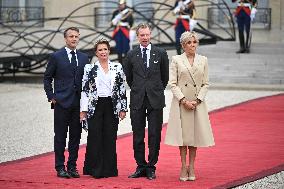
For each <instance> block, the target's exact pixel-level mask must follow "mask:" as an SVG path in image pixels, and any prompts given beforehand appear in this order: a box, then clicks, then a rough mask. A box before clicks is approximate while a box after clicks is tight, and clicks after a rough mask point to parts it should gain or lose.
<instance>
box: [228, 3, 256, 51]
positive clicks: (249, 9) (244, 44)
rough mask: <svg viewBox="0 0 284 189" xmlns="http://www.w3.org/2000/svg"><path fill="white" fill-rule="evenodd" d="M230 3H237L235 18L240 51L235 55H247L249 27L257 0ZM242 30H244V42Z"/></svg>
mask: <svg viewBox="0 0 284 189" xmlns="http://www.w3.org/2000/svg"><path fill="white" fill-rule="evenodd" d="M232 2H238V6H237V9H236V11H235V16H236V18H237V23H238V30H239V41H240V50H238V51H237V53H249V51H250V50H249V47H250V44H249V41H250V26H251V21H252V18H254V16H255V13H256V6H257V0H232ZM244 30H246V40H245V37H244Z"/></svg>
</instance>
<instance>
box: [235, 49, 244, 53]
mask: <svg viewBox="0 0 284 189" xmlns="http://www.w3.org/2000/svg"><path fill="white" fill-rule="evenodd" d="M245 52H246V49H240V50H238V51H237V52H236V53H245Z"/></svg>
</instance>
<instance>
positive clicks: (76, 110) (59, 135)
mask: <svg viewBox="0 0 284 189" xmlns="http://www.w3.org/2000/svg"><path fill="white" fill-rule="evenodd" d="M68 128H69V142H68V152H69V157H68V162H67V169H70V168H76V166H77V164H76V161H77V159H78V150H79V144H80V139H81V133H82V127H81V124H80V98H79V96H77V97H76V98H75V99H74V102H73V104H72V105H71V107H69V108H63V107H62V106H60V105H59V104H58V103H56V104H55V106H54V152H55V169H56V170H60V169H62V168H65V165H64V162H65V156H64V151H65V147H66V138H67V133H68Z"/></svg>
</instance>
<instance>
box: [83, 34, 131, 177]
mask: <svg viewBox="0 0 284 189" xmlns="http://www.w3.org/2000/svg"><path fill="white" fill-rule="evenodd" d="M94 50H95V53H96V56H97V57H98V61H97V62H95V63H94V64H87V65H86V66H85V68H84V76H83V79H82V93H81V107H80V109H81V110H80V111H81V112H80V120H81V121H83V120H86V119H87V123H88V138H87V146H86V154H85V162H84V168H83V174H84V175H91V176H93V177H95V178H103V177H113V176H117V175H118V170H117V156H116V139H117V130H118V123H119V118H120V119H121V120H122V119H124V118H125V115H126V111H127V101H126V89H125V76H124V73H123V70H122V66H121V64H120V63H115V62H111V61H110V60H109V53H110V45H109V42H108V41H107V40H106V39H101V40H99V41H97V42H96V44H95V47H94Z"/></svg>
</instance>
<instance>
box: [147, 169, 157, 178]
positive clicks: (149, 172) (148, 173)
mask: <svg viewBox="0 0 284 189" xmlns="http://www.w3.org/2000/svg"><path fill="white" fill-rule="evenodd" d="M146 176H147V179H149V180H153V179H156V174H155V171H154V170H150V171H147V175H146Z"/></svg>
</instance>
